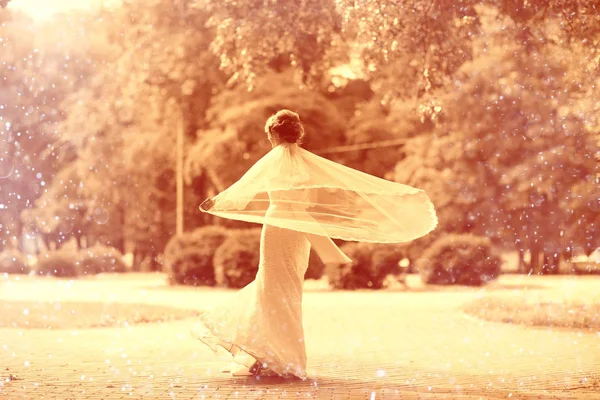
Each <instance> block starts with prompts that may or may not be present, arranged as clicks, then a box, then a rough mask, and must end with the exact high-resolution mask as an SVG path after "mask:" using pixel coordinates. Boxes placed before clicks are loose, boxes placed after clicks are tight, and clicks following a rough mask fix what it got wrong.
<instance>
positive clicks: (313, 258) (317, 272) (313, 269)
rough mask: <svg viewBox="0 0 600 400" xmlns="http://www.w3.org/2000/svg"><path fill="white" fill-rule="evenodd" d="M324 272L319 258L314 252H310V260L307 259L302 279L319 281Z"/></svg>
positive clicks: (323, 265)
mask: <svg viewBox="0 0 600 400" xmlns="http://www.w3.org/2000/svg"><path fill="white" fill-rule="evenodd" d="M324 272H325V264H323V261H321V259H320V258H319V256H318V255H317V253H316V252H315V251H314V250H312V249H311V250H310V258H309V259H308V268H307V270H306V273H305V274H304V279H321V278H322V277H323V273H324Z"/></svg>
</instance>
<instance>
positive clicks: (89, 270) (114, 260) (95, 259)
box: [79, 245, 127, 275]
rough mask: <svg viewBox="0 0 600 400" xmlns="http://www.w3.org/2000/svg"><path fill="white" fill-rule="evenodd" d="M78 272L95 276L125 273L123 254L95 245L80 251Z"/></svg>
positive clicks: (110, 248) (111, 248) (112, 248)
mask: <svg viewBox="0 0 600 400" xmlns="http://www.w3.org/2000/svg"><path fill="white" fill-rule="evenodd" d="M79 272H80V273H81V274H83V275H95V274H101V273H107V272H117V273H123V272H127V265H126V264H125V261H124V260H123V254H121V252H120V251H119V250H117V249H115V248H114V247H107V246H102V245H95V246H93V247H90V248H88V249H83V250H81V252H80V254H79Z"/></svg>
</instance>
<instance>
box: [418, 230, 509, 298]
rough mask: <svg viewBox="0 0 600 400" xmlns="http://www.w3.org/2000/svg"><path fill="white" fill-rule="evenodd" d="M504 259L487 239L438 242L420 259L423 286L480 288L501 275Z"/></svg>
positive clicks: (457, 238) (457, 236)
mask: <svg viewBox="0 0 600 400" xmlns="http://www.w3.org/2000/svg"><path fill="white" fill-rule="evenodd" d="M500 265H501V259H500V256H499V255H498V254H496V252H495V251H494V249H493V247H492V242H491V241H490V239H489V238H487V237H482V236H475V235H468V234H467V235H460V234H454V235H448V236H445V237H443V238H441V239H438V240H437V241H435V242H434V243H433V244H432V245H431V247H429V248H428V249H427V250H426V251H425V252H424V253H423V255H422V257H421V258H420V259H419V260H417V269H418V271H419V274H420V275H421V279H422V280H423V282H424V283H427V284H434V285H467V286H480V285H483V284H485V283H487V282H489V281H491V280H494V279H496V278H497V277H498V275H499V274H500Z"/></svg>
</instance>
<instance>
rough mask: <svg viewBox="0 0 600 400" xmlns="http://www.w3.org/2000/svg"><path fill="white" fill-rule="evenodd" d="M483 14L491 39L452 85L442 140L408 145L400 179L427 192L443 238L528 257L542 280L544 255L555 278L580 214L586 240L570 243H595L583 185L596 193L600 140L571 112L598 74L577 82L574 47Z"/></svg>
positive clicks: (440, 129)
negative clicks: (447, 234) (531, 36)
mask: <svg viewBox="0 0 600 400" xmlns="http://www.w3.org/2000/svg"><path fill="white" fill-rule="evenodd" d="M481 11H482V14H483V15H482V17H486V18H489V21H488V23H487V24H485V25H486V27H487V29H490V31H489V32H487V34H486V35H485V36H484V37H482V38H481V39H480V40H479V41H477V42H476V45H477V46H476V48H475V54H476V57H475V58H474V60H473V61H471V62H469V63H466V64H465V65H464V66H463V67H462V68H461V69H460V70H459V72H458V73H457V74H455V76H454V77H453V82H454V88H453V90H452V91H450V92H448V93H447V94H445V99H444V100H443V102H442V103H443V105H442V106H441V116H440V120H439V123H438V125H437V128H436V130H435V132H434V135H433V136H426V137H419V138H416V139H412V140H410V141H409V143H408V144H407V146H406V147H405V150H406V152H407V157H406V159H405V160H403V161H402V162H400V163H399V164H398V166H397V167H396V170H395V173H394V174H393V177H394V178H395V179H396V180H398V181H401V182H406V183H408V184H414V185H415V186H418V187H423V188H424V189H426V190H428V192H429V193H430V195H431V196H432V198H433V199H434V203H435V204H436V207H437V208H438V212H439V214H440V222H441V224H440V228H441V230H442V231H452V232H457V233H462V232H475V233H479V234H484V235H486V236H490V237H495V238H496V239H497V240H502V241H504V243H505V244H509V245H512V246H515V247H517V248H520V249H521V250H529V251H531V253H532V265H531V268H532V269H534V270H535V271H538V270H539V268H538V255H540V254H542V253H544V254H545V261H544V264H543V270H544V271H546V272H548V271H550V270H555V266H556V264H557V258H558V255H560V252H561V247H562V246H563V241H562V240H561V237H562V236H564V235H565V234H567V233H568V232H567V230H568V229H567V228H568V225H567V224H565V222H563V223H562V224H561V223H560V221H568V220H569V216H570V215H571V216H575V215H576V216H577V217H575V218H576V219H577V221H579V222H578V223H577V225H579V227H580V228H582V229H584V230H585V231H586V233H585V234H583V235H581V234H580V235H575V236H571V237H570V238H569V240H572V241H580V239H577V236H579V237H580V238H581V237H582V236H583V237H588V238H589V237H590V236H589V235H590V232H592V235H596V234H593V232H595V231H596V229H595V225H594V223H593V222H592V220H591V219H589V217H587V216H591V213H590V212H589V210H590V208H589V206H588V205H587V204H586V203H587V202H589V199H586V198H585V197H584V199H583V201H581V200H582V199H581V198H579V197H578V196H579V195H578V193H581V190H582V187H581V186H582V182H587V183H586V184H585V185H592V184H593V182H596V185H597V180H598V163H597V160H596V159H595V157H597V154H596V153H597V138H596V137H594V136H593V135H592V134H591V131H590V130H589V127H588V126H587V124H586V122H585V121H586V118H585V117H584V116H582V114H581V113H582V110H581V109H578V107H573V106H572V104H573V101H572V100H573V98H577V97H578V92H579V90H578V87H580V86H581V83H580V82H581V80H585V79H587V75H588V74H589V73H590V72H591V71H589V70H587V71H586V70H585V68H584V69H582V70H581V71H579V72H580V73H575V71H573V70H571V71H570V72H571V74H569V73H568V72H569V64H566V63H564V62H562V60H561V58H562V57H563V56H564V53H562V52H564V51H568V50H569V49H568V48H567V49H565V48H563V47H561V48H555V47H552V46H548V45H544V46H533V45H532V44H531V43H524V42H522V41H519V40H515V35H516V36H517V37H518V35H520V27H519V25H518V24H515V23H513V22H511V21H510V20H507V19H506V18H504V17H503V16H501V15H499V14H497V13H494V12H493V9H487V10H486V9H484V10H481ZM486 12H490V14H487V15H486V14H485V13H486ZM524 46H529V47H528V48H527V49H525V48H524ZM526 50H527V51H526ZM569 56H570V57H574V56H577V53H576V52H573V51H571V53H570V54H569ZM579 56H581V54H579ZM492 66H493V67H492ZM588 67H589V66H588ZM591 67H592V68H594V69H597V65H595V66H591ZM584 72H587V73H584ZM575 78H577V80H574V79H575ZM565 87H567V88H569V89H570V90H564V88H565ZM584 90H585V89H584ZM594 119H595V117H594ZM573 155H577V156H575V157H574V156H573ZM585 185H584V186H585ZM578 203H579V205H578ZM584 216H585V217H584ZM582 218H584V220H585V221H586V222H587V223H588V224H589V225H587V226H585V227H583V226H582V223H581V221H582ZM573 222H574V221H573V219H572V218H571V220H570V223H571V224H572V223H573ZM582 244H584V243H582ZM571 246H572V245H571Z"/></svg>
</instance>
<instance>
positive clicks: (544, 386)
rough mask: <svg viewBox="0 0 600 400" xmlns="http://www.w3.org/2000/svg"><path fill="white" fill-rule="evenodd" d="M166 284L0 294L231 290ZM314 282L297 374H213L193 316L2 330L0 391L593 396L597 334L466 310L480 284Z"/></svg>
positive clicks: (81, 297) (115, 283) (100, 295)
mask: <svg viewBox="0 0 600 400" xmlns="http://www.w3.org/2000/svg"><path fill="white" fill-rule="evenodd" d="M163 282H164V278H163V277H162V276H146V275H144V276H141V277H139V278H135V279H134V278H133V277H132V276H131V275H129V276H125V277H119V278H116V279H115V278H111V277H100V278H98V279H95V280H79V281H74V282H72V283H69V282H68V281H60V280H55V279H35V280H32V279H29V278H26V279H21V280H20V281H14V280H13V279H12V278H11V280H10V281H6V280H5V281H4V283H2V284H0V299H5V300H9V299H12V300H31V299H34V298H35V299H36V300H40V301H44V300H55V301H57V300H58V301H68V300H73V301H115V302H134V303H150V304H163V305H171V306H176V307H184V308H194V309H199V310H202V309H206V308H207V307H209V306H210V305H211V304H213V303H216V302H219V301H220V300H222V299H224V298H226V297H227V296H230V295H231V294H232V293H233V292H232V291H226V290H218V289H201V290H193V289H188V288H180V289H172V288H169V287H166V286H165V285H164V283H163ZM319 285H320V283H314V282H309V283H307V287H306V290H305V297H304V306H303V307H304V318H305V322H304V324H305V334H306V342H307V353H308V359H309V366H308V373H309V379H308V380H306V381H304V382H298V381H285V380H281V379H276V378H262V379H260V380H258V381H257V380H255V379H254V378H233V377H230V376H228V375H225V374H220V373H219V372H218V369H219V368H220V367H221V366H223V365H224V364H225V363H226V362H227V354H225V353H223V354H220V355H215V354H213V353H212V352H211V351H210V350H208V349H207V348H206V347H204V346H203V345H202V344H200V343H199V342H198V341H196V340H194V339H192V338H191V336H190V333H189V329H190V326H191V324H192V323H193V320H183V321H175V322H168V323H163V324H146V325H138V326H133V327H130V328H99V329H85V330H78V331H74V330H51V331H46V330H22V329H0V378H4V380H3V381H2V383H0V399H2V400H5V399H11V400H12V399H65V400H66V399H107V400H113V399H204V398H219V399H271V398H273V399H275V398H284V399H286V398H287V399H290V398H319V399H396V398H398V399H400V398H401V399H429V398H447V399H479V398H484V399H495V398H505V399H506V398H519V399H551V398H556V399H579V398H589V399H600V335H599V334H594V333H583V332H570V331H567V330H551V329H534V328H526V327H521V326H513V325H508V324H497V323H489V322H482V321H479V320H476V319H473V318H469V317H466V316H464V314H463V313H462V312H461V311H460V309H461V307H462V306H463V305H464V304H465V303H467V302H469V301H471V300H473V299H475V298H476V297H477V296H481V295H484V294H485V293H486V292H487V291H480V290H467V289H465V290H449V291H436V292H429V291H416V292H405V291H400V290H398V291H375V292H332V291H328V290H325V289H324V288H322V287H320V286H319ZM488 290H490V289H488ZM10 375H12V376H13V377H15V378H16V379H7V378H8V377H9V376H10Z"/></svg>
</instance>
